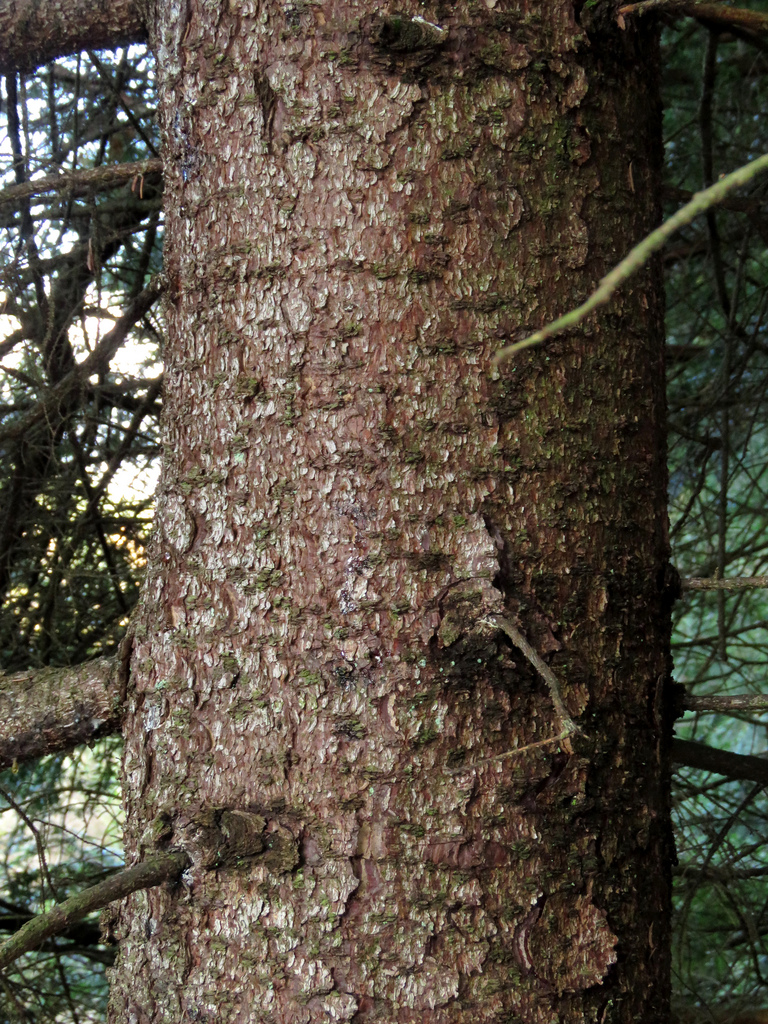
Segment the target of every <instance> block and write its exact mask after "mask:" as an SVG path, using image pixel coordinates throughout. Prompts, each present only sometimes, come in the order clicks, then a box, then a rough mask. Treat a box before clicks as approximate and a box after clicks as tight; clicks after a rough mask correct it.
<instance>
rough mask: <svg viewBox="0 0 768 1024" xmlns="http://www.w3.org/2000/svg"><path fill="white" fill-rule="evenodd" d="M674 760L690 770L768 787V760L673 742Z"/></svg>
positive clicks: (689, 743) (686, 741)
mask: <svg viewBox="0 0 768 1024" xmlns="http://www.w3.org/2000/svg"><path fill="white" fill-rule="evenodd" d="M671 755H672V760H673V761H674V762H675V764H684V765H686V766H687V767H689V768H700V769H701V770H702V771H705V772H714V773H715V774H716V775H724V776H725V777H726V778H729V779H745V780H746V781H747V782H757V783H760V784H762V785H763V786H768V758H764V757H754V756H752V755H750V754H732V753H731V752H730V751H729V750H717V749H716V748H715V747H708V746H707V745H706V744H705V743H695V742H694V741H693V740H678V739H674V740H672V750H671Z"/></svg>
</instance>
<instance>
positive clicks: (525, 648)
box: [480, 615, 581, 742]
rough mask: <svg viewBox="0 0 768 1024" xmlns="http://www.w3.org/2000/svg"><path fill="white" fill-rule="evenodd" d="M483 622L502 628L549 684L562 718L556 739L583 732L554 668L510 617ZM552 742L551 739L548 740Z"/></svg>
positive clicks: (495, 617)
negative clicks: (568, 707)
mask: <svg viewBox="0 0 768 1024" xmlns="http://www.w3.org/2000/svg"><path fill="white" fill-rule="evenodd" d="M480 621H481V622H484V623H486V624H487V625H489V626H496V627H497V628H498V629H500V630H501V631H502V632H503V633H504V634H505V635H506V636H508V637H509V639H510V640H511V641H512V643H513V644H514V645H515V647H517V649H518V650H519V651H521V652H522V653H523V654H524V655H525V657H526V658H527V659H528V661H529V662H530V663H531V665H533V667H534V668H535V669H536V671H537V672H538V673H539V675H540V676H541V678H542V679H543V680H544V682H545V683H546V684H547V688H548V689H549V696H550V697H551V699H552V704H553V706H554V709H555V714H556V715H557V717H558V718H559V719H560V724H561V726H562V729H561V733H560V736H558V737H556V739H562V738H563V737H565V736H571V735H572V734H573V733H576V732H579V733H580V732H581V729H579V727H578V725H576V723H575V722H574V720H573V719H572V718H571V716H570V715H569V714H568V709H567V708H566V706H565V704H564V703H563V698H562V695H561V693H560V684H559V683H558V681H557V676H556V675H555V673H554V672H553V671H552V669H551V668H550V667H549V665H547V663H546V662H545V661H544V659H543V658H542V657H541V655H540V654H538V652H537V651H535V650H534V649H533V647H531V645H530V644H529V643H528V641H527V640H526V639H525V637H524V636H523V634H522V633H521V632H520V630H519V629H518V628H517V627H516V626H515V625H514V624H513V623H511V622H510V621H509V619H505V618H503V617H502V616H501V615H495V616H494V617H493V619H481V620H480ZM547 742H550V741H547Z"/></svg>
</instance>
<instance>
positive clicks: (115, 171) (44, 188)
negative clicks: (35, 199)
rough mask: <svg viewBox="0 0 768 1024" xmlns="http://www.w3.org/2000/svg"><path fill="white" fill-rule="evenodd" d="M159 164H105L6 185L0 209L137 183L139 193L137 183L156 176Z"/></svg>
mask: <svg viewBox="0 0 768 1024" xmlns="http://www.w3.org/2000/svg"><path fill="white" fill-rule="evenodd" d="M162 171H163V162H162V160H160V159H159V158H156V159H151V160H137V161H136V162H135V163H128V164H105V165H104V166H103V167H89V168H86V169H85V170H79V171H68V172H64V173H62V174H49V175H47V176H46V177H45V178H35V179H34V180H33V181H24V182H22V183H21V184H20V185H9V186H8V187H7V188H4V189H0V207H3V206H16V205H17V204H18V203H20V202H21V201H22V200H23V199H30V198H31V197H32V196H42V195H46V194H47V193H49V192H65V193H66V194H67V195H68V196H82V195H86V194H88V193H89V192H95V191H98V192H100V191H104V190H106V189H110V188H116V187H117V186H118V185H122V184H124V183H125V182H127V181H131V180H133V179H137V184H136V189H137V190H140V189H141V179H142V178H144V177H145V176H146V175H148V174H153V175H160V174H162Z"/></svg>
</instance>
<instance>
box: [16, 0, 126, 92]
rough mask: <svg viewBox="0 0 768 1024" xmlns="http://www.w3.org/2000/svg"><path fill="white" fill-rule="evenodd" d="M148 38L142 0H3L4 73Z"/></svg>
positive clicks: (25, 69) (33, 67) (32, 68)
mask: <svg viewBox="0 0 768 1024" xmlns="http://www.w3.org/2000/svg"><path fill="white" fill-rule="evenodd" d="M144 39H146V29H145V26H144V21H143V19H142V17H141V12H140V4H139V2H138V0H0V74H3V75H7V74H12V73H13V72H14V71H34V69H35V68H37V67H40V65H41V64H45V63H47V62H48V61H49V60H55V58H56V57H62V56H64V55H65V54H68V53H75V52H77V51H78V50H84V49H91V50H98V49H99V48H101V47H104V46H111V47H114V46H125V45H127V44H128V43H138V42H141V41H142V40H144Z"/></svg>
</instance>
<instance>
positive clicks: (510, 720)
mask: <svg viewBox="0 0 768 1024" xmlns="http://www.w3.org/2000/svg"><path fill="white" fill-rule="evenodd" d="M399 13H402V12H399ZM410 13H411V14H419V15H421V16H422V17H424V18H425V19H426V20H427V21H430V22H433V23H435V24H437V25H439V27H440V28H441V29H445V30H446V31H447V36H446V37H445V38H443V37H442V36H439V34H435V33H433V34H432V36H433V38H432V39H431V40H430V43H429V45H421V44H419V48H417V49H415V50H414V49H412V48H409V45H410V44H409V43H408V40H411V39H412V38H413V39H415V38H416V36H417V35H419V33H418V32H417V33H415V34H413V33H411V34H409V33H408V32H407V31H405V32H404V30H403V29H402V26H401V25H394V26H392V25H385V26H384V27H382V23H381V21H380V20H379V21H378V22H377V21H375V19H373V18H372V16H371V12H370V11H369V9H368V8H366V7H365V6H364V5H363V4H361V3H352V2H342V0H336V2H332V3H328V4H324V5H323V6H319V5H317V6H316V5H312V4H303V3H297V4H295V5H293V6H288V7H282V6H280V5H278V4H275V3H272V2H264V3H260V4H256V3H251V2H244V3H236V4H235V3H230V4H229V5H226V4H224V5H220V4H218V3H216V4H213V3H204V2H201V0H189V2H188V3H185V4H183V5H180V4H177V3H163V4H159V5H158V9H157V14H156V25H155V26H154V30H153V37H154V45H155V47H156V50H157V53H158V57H159V86H160V103H161V119H162V125H163V128H164V132H165V142H166V147H165V159H166V170H165V175H166V190H167V191H166V195H167V211H168V212H167V232H166V257H165V259H166V274H167V278H168V289H169V296H170V300H169V304H168V318H169V343H168V352H167V372H166V381H167V385H166V416H165V443H166V455H165V463H164V470H163V478H162V484H161V488H160V492H159V500H158V526H157V536H156V541H155V546H154V550H153V554H152V559H151V562H150V565H149V572H148V578H147V583H146V587H145V592H144V599H143V603H142V606H141V610H140V614H139V615H138V616H137V618H136V635H135V639H134V649H133V660H132V671H131V677H130V684H129V717H128V720H127V725H126V730H125V732H126V753H125V787H126V794H127V804H128V807H127V810H128V824H127V850H128V854H129V858H131V857H137V856H139V855H141V854H142V853H143V852H147V851H149V850H150V849H151V848H152V847H153V845H158V844H160V845H161V846H162V845H168V844H170V845H171V846H173V845H181V846H182V847H183V848H184V849H185V850H186V851H187V852H188V853H189V855H190V857H191V858H192V861H193V863H194V865H195V866H194V867H193V868H192V869H191V870H190V871H189V872H187V874H186V876H185V880H184V884H183V885H182V886H180V887H178V888H176V889H167V890H163V891H154V892H150V893H142V894H137V895H136V896H135V897H132V898H131V900H130V901H129V903H128V906H127V908H126V910H125V912H124V914H123V924H122V930H123V932H124V934H125V938H124V943H123V947H122V952H121V958H120V963H119V966H118V968H117V970H116V972H115V976H114V979H113V996H112V1009H111V1014H112V1015H111V1020H112V1021H114V1022H117V1021H121V1022H122V1021H131V1022H141V1024H145V1022H150V1021H152V1022H154V1021H157V1022H161V1021H162V1022H164V1024H167V1022H169V1021H177V1020H178V1021H181V1020H196V1021H216V1022H238V1024H239V1022H243V1024H244V1022H246V1021H249V1022H250V1021H255V1020H264V1021H276V1022H281V1024H283V1022H286V1024H287V1022H291V1024H293V1022H309V1021H320V1020H329V1019H330V1020H352V1019H354V1020H355V1021H358V1022H360V1021H366V1020H386V1021H392V1022H394V1021H398V1022H406V1021H407V1022H411V1021H413V1022H416V1021H419V1022H421V1021H441V1022H442V1021H446V1022H447V1021H451V1022H453V1021H455V1022H469V1021H472V1022H478V1021H502V1020H504V1021H514V1020H518V1019H519V1020H522V1021H526V1022H527V1021H531V1022H533V1021H542V1022H544V1021H553V1020H555V1019H557V1020H560V1021H577V1020H578V1021H582V1020H590V1021H600V1022H605V1021H630V1020H637V1019H639V1018H640V1016H642V1019H643V1020H644V1021H652V1020H656V1019H660V1018H661V1016H663V1013H664V1008H665V1001H666V997H667V990H666V981H665V973H664V972H665V966H664V958H665V951H666V942H667V933H666V928H667V926H666V923H665V921H666V915H667V910H668V878H667V866H666V865H667V864H668V860H669V855H670V849H669V840H668V832H667V789H666V787H667V779H666V770H665V764H664V750H663V742H662V724H663V722H662V720H663V707H662V697H663V694H662V690H661V688H662V685H663V682H664V679H665V677H666V675H667V668H668V666H667V662H666V650H667V643H668V621H667V608H666V606H665V594H664V567H665V564H666V555H667V552H666V542H665V531H664V525H665V519H664V503H665V474H664V453H663V431H662V421H663V392H662V339H661V332H660V308H659V300H658V285H657V282H656V281H655V280H651V277H650V276H649V277H648V278H647V279H645V280H643V281H641V282H640V283H639V284H638V285H636V287H635V289H634V290H630V291H627V292H625V293H623V294H622V296H621V297H620V298H619V299H618V300H617V301H616V302H615V303H614V304H613V305H612V306H611V307H610V309H609V310H608V311H607V312H605V313H604V314H603V315H602V316H601V317H600V318H599V319H597V320H595V321H594V322H593V324H592V325H591V327H590V328H589V329H588V330H586V331H585V332H583V333H579V334H577V335H574V336H570V337H567V338H565V339H563V340H560V341H556V342H553V343H550V344H549V345H548V346H547V347H546V349H544V350H534V351H532V352H529V353H526V354H525V355H524V356H523V357H520V358H518V359H517V360H515V361H513V362H512V363H510V364H508V365H506V366H504V367H503V368H502V369H501V371H493V370H492V368H491V357H492V355H493V353H494V351H496V350H497V349H498V348H499V347H500V346H501V345H502V344H503V343H504V342H505V341H507V340H508V339H510V338H512V337H514V336H515V335H516V334H517V333H518V332H519V331H523V330H526V329H528V328H534V327H537V326H539V325H541V324H542V323H543V322H545V321H546V320H547V319H549V318H551V317H553V316H554V315H556V314H558V313H560V312H562V311H563V309H565V308H566V307H568V306H569V305H571V304H573V303H574V302H576V301H578V300H580V299H581V298H583V296H584V295H585V294H586V292H587V291H588V290H589V288H590V287H591V286H592V285H593V283H594V282H595V281H596V279H597V278H598V277H599V276H600V275H601V274H602V273H604V272H605V271H606V270H607V269H608V268H609V266H610V265H611V264H612V262H613V261H614V260H615V259H616V258H617V257H618V256H620V255H622V254H623V252H624V251H625V250H626V249H627V248H628V246H629V245H630V244H631V243H632V242H634V241H636V240H637V238H638V237H640V235H641V234H642V233H643V232H644V231H645V230H647V229H648V228H649V227H650V226H651V224H652V223H653V220H654V218H655V216H656V213H657V211H656V207H655V203H654V199H653V197H654V196H655V194H656V186H657V161H658V153H659V135H658V127H659V126H658V117H657V109H656V97H655V95H654V94H653V92H652V88H653V87H652V83H653V82H654V80H655V64H654V50H653V46H652V44H651V42H650V41H649V40H647V39H645V40H644V39H642V38H640V37H638V36H636V35H634V34H631V33H624V34H622V33H620V32H619V31H618V30H615V31H614V32H613V33H610V32H609V34H608V35H607V36H603V37H599V36H596V37H594V38H593V39H592V40H588V39H587V37H586V35H585V33H584V32H583V31H582V30H581V29H580V28H579V26H578V25H577V24H576V22H575V21H574V18H573V12H572V9H571V5H570V4H569V3H566V2H553V3H551V4H546V5H534V8H531V9H529V7H528V5H526V4H522V3H520V4H518V5H515V4H513V3H507V2H505V0H499V2H497V3H496V4H476V3H470V2H466V3H459V4H456V5H453V6H451V7H450V8H445V9H439V8H435V9H434V10H433V9H430V10H426V9H422V8H421V7H420V6H418V5H413V10H412V11H410ZM385 30H386V31H385ZM392 39H395V40H403V39H405V41H406V42H404V43H403V45H402V46H401V47H400V48H394V49H385V48H383V43H382V40H384V41H386V40H390V41H391V40H392ZM499 614H503V615H504V616H506V617H508V618H509V619H510V621H511V620H514V621H515V622H516V623H518V625H519V628H520V629H521V630H522V631H523V632H524V633H525V634H526V635H527V637H528V639H529V640H530V642H531V643H532V644H533V646H534V647H535V648H536V650H537V651H538V652H539V653H540V654H541V655H542V656H543V657H544V658H545V659H546V660H547V661H548V662H549V664H550V666H551V667H552V669H553V670H554V672H555V674H556V675H557V677H558V679H559V680H560V681H561V685H562V690H563V696H564V699H565V702H566V705H567V707H568V711H569V713H570V714H571V715H572V716H573V717H574V718H578V720H579V724H580V726H581V727H582V729H583V732H584V735H578V736H575V737H572V738H571V739H570V740H569V741H567V742H565V743H563V744H558V743H557V742H555V738H556V737H557V736H558V734H559V732H560V728H561V724H560V723H559V722H558V720H557V718H556V716H555V714H554V711H553V707H552V702H551V699H550V695H549V693H548V691H547V688H546V686H545V684H544V683H543V681H542V680H541V679H540V678H539V676H538V675H537V673H536V671H535V670H534V668H532V667H531V665H530V664H528V662H527V661H526V659H525V658H524V657H523V656H522V655H521V654H520V653H519V651H518V650H516V649H515V647H514V646H513V645H511V644H510V642H509V640H508V638H507V636H506V635H505V634H504V632H503V630H501V629H499V628H498V626H497V622H498V619H497V618H496V616H498V615H499ZM548 740H551V741H552V742H549V743H547V742H542V741H548ZM531 744H539V745H538V746H533V747H530V749H529V750H527V751H523V752H521V753H519V754H517V755H515V754H514V751H515V750H516V749H518V748H521V747H529V745H531ZM223 809H229V810H228V811H227V812H226V813H228V814H229V813H231V811H233V810H239V811H248V812H250V813H252V814H253V815H256V816H257V817H258V820H260V821H261V820H263V821H264V822H265V823H266V824H265V826H264V829H265V831H264V836H265V839H264V843H265V845H266V848H267V849H268V850H269V851H270V854H271V855H270V857H269V858H268V859H267V858H266V857H265V856H264V855H263V853H261V854H260V855H259V856H258V857H255V856H254V857H244V858H243V860H242V862H241V863H240V864H235V865H232V864H231V863H228V864H226V865H219V866H218V867H217V866H216V865H217V862H216V850H217V849H219V845H220V844H219V841H218V839H217V838H216V830H217V829H218V828H221V827H222V821H223ZM220 812H221V813H220ZM156 821H160V822H162V828H161V829H160V830H159V831H158V829H157V827H156V826H154V827H153V822H156Z"/></svg>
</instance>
